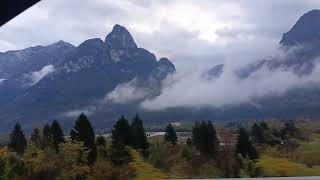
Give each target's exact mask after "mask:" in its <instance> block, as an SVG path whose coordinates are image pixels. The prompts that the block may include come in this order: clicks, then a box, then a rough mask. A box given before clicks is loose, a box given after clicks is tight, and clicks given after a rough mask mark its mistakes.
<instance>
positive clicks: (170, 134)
mask: <svg viewBox="0 0 320 180" xmlns="http://www.w3.org/2000/svg"><path fill="white" fill-rule="evenodd" d="M164 140H165V141H166V142H169V143H171V144H172V145H176V143H177V140H178V138H177V133H176V131H175V129H174V128H173V126H172V125H171V124H169V125H168V126H167V127H166V129H165V134H164Z"/></svg>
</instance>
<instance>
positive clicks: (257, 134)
mask: <svg viewBox="0 0 320 180" xmlns="http://www.w3.org/2000/svg"><path fill="white" fill-rule="evenodd" d="M251 135H252V137H253V140H254V142H256V143H263V130H262V129H261V128H260V126H259V125H258V124H257V123H254V124H253V126H252V128H251Z"/></svg>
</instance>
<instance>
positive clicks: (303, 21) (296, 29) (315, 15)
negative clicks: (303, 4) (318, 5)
mask: <svg viewBox="0 0 320 180" xmlns="http://www.w3.org/2000/svg"><path fill="white" fill-rule="evenodd" d="M319 18H320V10H317V9H315V10H312V11H309V12H307V13H305V14H304V15H303V16H302V17H301V18H300V19H299V20H298V21H297V23H296V24H295V25H294V26H293V27H292V28H291V29H290V31H288V32H287V33H284V34H283V36H282V39H281V41H280V44H281V45H283V46H295V45H300V44H305V43H313V42H315V43H318V41H319V40H320V24H319V23H318V22H319Z"/></svg>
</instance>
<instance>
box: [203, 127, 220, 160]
mask: <svg viewBox="0 0 320 180" xmlns="http://www.w3.org/2000/svg"><path fill="white" fill-rule="evenodd" d="M206 129H207V136H208V142H207V143H206V144H207V147H208V154H209V155H210V156H211V157H213V158H216V157H217V154H218V152H219V141H218V137H217V131H216V129H215V128H214V126H213V124H212V123H211V122H210V121H208V122H207V126H206Z"/></svg>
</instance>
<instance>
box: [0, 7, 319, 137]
mask: <svg viewBox="0 0 320 180" xmlns="http://www.w3.org/2000/svg"><path fill="white" fill-rule="evenodd" d="M318 17H320V11H319V10H312V11H310V12H308V13H306V14H304V15H303V16H302V17H301V18H300V19H299V20H298V21H297V23H296V24H295V25H294V26H293V27H292V28H291V30H289V31H288V32H287V33H284V35H283V37H282V39H281V41H280V43H279V48H280V49H281V51H282V52H283V54H285V56H283V57H281V58H279V57H273V58H267V59H261V60H257V61H255V62H254V63H251V64H249V65H246V66H245V67H243V68H240V69H237V70H235V72H234V73H235V74H236V75H237V76H238V78H239V80H243V79H246V78H250V77H251V76H254V75H255V73H256V72H258V71H259V70H261V69H267V70H269V71H270V73H272V72H274V71H290V72H293V73H294V74H295V75H296V76H297V77H303V76H307V75H309V74H310V73H312V72H313V71H314V69H315V67H316V65H317V63H318V62H317V59H318V57H319V56H320V51H319V49H320V39H319V38H318V36H319V33H320V28H319V27H320V25H319V23H318ZM271 57H272V55H271ZM224 70H225V65H224V64H218V65H215V66H213V67H212V68H210V69H209V70H208V71H207V72H204V73H203V78H205V79H207V80H210V79H212V78H219V77H220V76H222V75H223V73H224ZM175 71H176V69H175V66H174V64H173V63H172V62H171V61H170V60H169V59H167V58H160V59H157V58H156V57H155V55H154V54H152V53H151V52H149V51H148V50H146V49H143V48H141V47H139V46H138V45H137V44H136V43H135V41H134V38H133V37H132V36H131V34H130V32H129V31H128V30H127V29H126V28H125V27H123V26H120V25H115V26H114V27H113V29H112V31H111V32H110V33H109V34H108V35H106V38H105V39H104V40H101V39H99V38H94V39H89V40H86V41H84V42H83V43H81V44H80V45H79V46H77V47H74V46H73V45H71V44H69V43H67V42H63V41H59V42H57V43H54V44H52V45H48V46H35V47H31V48H27V49H23V50H16V51H8V52H4V53H0V122H1V125H2V126H1V128H0V131H7V130H8V127H10V126H12V124H14V123H15V122H17V121H19V122H21V123H22V124H23V125H24V127H25V128H26V129H31V128H33V127H35V126H37V125H38V124H43V121H50V120H52V119H54V118H58V119H59V120H60V121H61V122H62V123H63V124H64V127H66V128H68V127H71V125H72V124H73V119H74V118H75V116H77V115H79V114H80V113H81V112H84V113H86V114H87V115H89V116H90V118H91V119H92V120H93V125H94V127H95V128H97V129H99V128H101V127H103V128H107V127H112V124H113V123H112V122H113V121H114V120H116V119H117V118H118V117H119V116H120V115H122V114H124V115H126V116H133V115H134V114H135V113H137V112H139V113H142V114H143V117H144V119H145V120H147V121H149V122H156V123H159V122H164V121H166V122H170V121H176V120H178V121H188V120H199V119H212V120H241V119H257V118H258V119H263V118H296V117H319V116H320V113H319V110H318V109H319V107H320V103H319V102H320V87H319V85H318V84H309V86H308V87H304V88H293V89H291V90H289V91H288V92H286V93H285V94H283V95H281V96H275V95H270V96H267V97H263V98H255V99H253V100H252V101H251V102H249V103H242V104H238V105H230V106H227V107H222V108H214V107H201V108H191V107H188V108H182V107H178V108H170V109H167V110H163V111H146V110H143V109H141V108H140V106H139V104H140V103H141V102H142V101H144V100H146V99H152V98H155V97H156V96H158V95H160V93H161V90H162V88H163V85H162V81H163V80H164V79H165V78H166V77H168V76H169V75H171V74H173V73H174V72H175ZM190 85H192V84H190Z"/></svg>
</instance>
